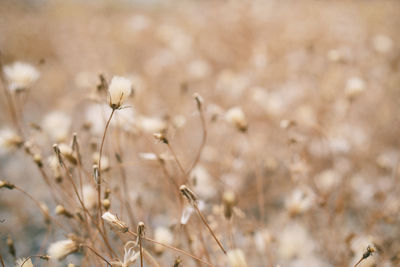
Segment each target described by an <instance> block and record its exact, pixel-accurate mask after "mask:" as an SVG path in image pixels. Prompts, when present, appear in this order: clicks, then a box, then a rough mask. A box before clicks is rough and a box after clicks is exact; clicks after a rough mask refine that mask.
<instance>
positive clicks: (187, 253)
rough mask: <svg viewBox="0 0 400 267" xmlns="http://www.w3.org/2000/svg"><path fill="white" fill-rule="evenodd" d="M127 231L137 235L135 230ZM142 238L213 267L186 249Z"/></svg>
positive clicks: (212, 266)
mask: <svg viewBox="0 0 400 267" xmlns="http://www.w3.org/2000/svg"><path fill="white" fill-rule="evenodd" d="M128 233H130V234H131V235H133V236H134V237H137V233H135V232H132V231H130V230H129V231H128ZM143 239H145V240H147V241H150V242H152V243H154V244H158V245H161V246H163V247H166V248H169V249H172V250H175V251H177V252H179V253H182V254H184V255H186V256H189V257H191V258H192V259H195V260H196V261H199V262H201V263H203V264H206V265H208V266H210V267H214V265H212V264H211V263H209V262H206V261H205V260H202V259H200V258H198V257H196V256H194V255H192V254H190V253H189V252H186V251H184V250H182V249H179V248H176V247H173V246H171V245H168V244H164V243H161V242H158V241H156V240H154V239H151V238H149V237H143Z"/></svg>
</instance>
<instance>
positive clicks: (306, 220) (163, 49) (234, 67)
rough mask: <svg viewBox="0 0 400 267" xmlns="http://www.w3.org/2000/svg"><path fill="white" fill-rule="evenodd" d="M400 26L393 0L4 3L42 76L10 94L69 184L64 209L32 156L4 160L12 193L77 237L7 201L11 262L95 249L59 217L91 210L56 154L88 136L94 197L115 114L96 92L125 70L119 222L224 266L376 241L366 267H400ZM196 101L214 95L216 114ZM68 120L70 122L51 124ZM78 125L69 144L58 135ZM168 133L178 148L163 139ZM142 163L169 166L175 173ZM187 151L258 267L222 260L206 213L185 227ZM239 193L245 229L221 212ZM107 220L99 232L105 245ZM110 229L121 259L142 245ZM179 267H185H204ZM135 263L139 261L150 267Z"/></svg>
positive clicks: (358, 253)
mask: <svg viewBox="0 0 400 267" xmlns="http://www.w3.org/2000/svg"><path fill="white" fill-rule="evenodd" d="M399 26H400V2H399V1H395V0H393V1H252V2H250V1H243V2H241V1H165V2H164V1H151V2H146V1H138V2H129V1H100V2H95V1H87V2H85V1H11V0H2V1H0V51H1V56H2V63H3V64H4V66H9V65H11V64H12V63H13V62H15V61H23V62H28V63H30V64H31V65H33V66H35V67H36V68H37V70H38V71H39V72H40V78H39V79H38V80H37V82H35V83H34V84H33V85H32V87H31V88H29V90H26V91H24V92H22V93H15V92H11V95H12V100H13V103H14V105H15V107H16V112H17V119H18V123H17V124H18V125H19V126H20V128H21V129H22V130H21V132H20V133H19V136H20V137H21V138H22V139H23V141H24V145H25V146H26V144H27V143H26V142H28V141H29V144H31V145H32V149H33V151H34V153H37V154H40V155H41V156H42V158H43V163H44V167H43V170H44V172H45V173H46V174H47V175H48V176H49V177H50V179H51V183H52V184H54V187H57V186H59V187H60V190H64V192H66V193H65V195H63V194H62V193H60V191H59V190H58V191H57V190H55V191H54V192H55V193H56V194H59V196H60V197H65V201H63V202H62V203H56V201H54V199H53V198H52V196H51V193H50V191H51V190H50V189H49V188H48V187H47V186H46V183H45V182H44V181H43V179H42V176H41V173H40V171H39V169H38V168H37V166H36V164H35V163H34V162H33V160H32V155H29V153H27V152H26V150H25V149H24V145H21V146H20V147H19V148H16V149H8V148H7V149H6V148H5V147H2V148H0V180H7V181H10V182H11V183H13V184H15V185H17V186H18V187H20V188H23V189H24V190H26V191H27V192H29V193H30V194H31V195H32V196H34V198H35V199H36V200H38V201H40V202H43V203H46V205H47V206H48V207H49V210H50V214H51V215H52V216H54V217H55V218H57V221H59V222H60V223H61V224H63V225H64V226H65V228H60V227H59V225H57V224H55V223H54V222H51V223H50V224H47V225H46V224H45V223H44V221H43V215H42V213H41V212H40V209H38V207H37V206H36V205H35V203H34V201H32V200H30V199H29V198H28V197H26V196H24V195H23V194H21V193H20V192H17V191H16V190H7V189H6V188H1V189H0V219H1V220H4V221H2V223H0V254H1V256H2V257H3V259H4V261H5V266H13V264H14V259H13V257H12V255H10V253H9V251H8V247H7V245H6V239H7V237H8V236H9V237H11V238H12V239H13V241H14V244H15V248H16V253H17V258H20V257H28V256H30V255H38V254H40V255H43V254H46V251H47V248H48V246H49V244H50V243H52V242H55V241H57V240H60V239H65V236H66V234H68V233H74V234H75V235H76V236H79V237H80V238H81V239H82V240H84V241H82V242H89V239H90V238H89V237H90V231H89V233H88V232H85V231H86V230H85V229H84V227H83V226H82V225H80V221H79V218H77V216H76V215H74V216H75V217H74V218H69V219H68V218H65V217H63V216H61V215H56V214H55V211H54V210H55V207H56V205H57V204H63V205H64V206H65V208H66V209H68V210H70V211H72V212H73V213H74V214H75V212H78V211H79V209H80V206H79V203H78V201H77V198H76V197H75V196H74V195H73V190H72V188H71V185H70V184H69V183H68V180H67V176H66V174H65V173H64V172H63V171H61V172H62V174H61V176H63V182H62V183H61V184H56V182H55V179H54V178H55V177H53V176H54V175H53V174H54V173H53V172H52V169H51V167H49V164H48V163H47V162H48V161H47V158H48V157H50V156H53V155H54V151H53V148H52V145H53V144H54V143H65V144H68V145H70V144H71V142H72V133H74V132H76V133H77V136H78V139H79V146H80V150H81V154H82V166H81V167H79V166H77V165H76V164H75V165H74V164H72V163H71V164H70V163H68V167H69V168H70V169H71V173H72V176H73V179H74V181H75V182H76V183H78V177H80V175H83V178H82V179H83V181H84V183H85V184H88V185H90V186H91V187H93V188H95V180H94V178H93V172H92V165H93V164H94V163H96V160H95V159H93V157H95V156H94V155H93V154H95V153H97V152H98V151H99V148H100V143H101V137H102V134H103V131H104V126H105V120H106V119H107V118H108V116H109V114H110V112H111V108H109V107H108V106H107V104H108V100H107V99H108V98H107V92H106V90H99V89H98V85H99V84H100V79H99V75H100V74H102V75H104V77H105V79H106V81H107V82H108V83H109V82H110V80H111V78H112V77H113V76H114V75H120V76H124V77H126V78H128V79H129V80H130V81H132V83H133V92H134V93H133V95H132V96H131V97H130V98H129V99H128V100H127V101H126V103H125V105H126V106H129V108H126V109H122V110H118V111H116V115H115V116H114V117H113V120H112V123H111V126H110V128H109V130H108V132H107V137H106V141H105V147H104V152H103V155H104V157H106V158H107V159H108V160H109V165H110V168H109V169H108V170H105V171H104V172H103V175H104V179H105V181H104V187H103V190H104V189H105V188H108V189H110V191H111V197H110V200H111V208H110V211H113V212H114V213H117V214H118V216H119V218H120V219H122V220H123V221H126V222H127V223H128V224H129V226H130V227H131V229H133V230H135V231H136V224H137V223H138V222H139V221H143V222H144V223H145V225H146V236H149V237H153V236H154V235H155V230H156V229H157V228H159V227H163V229H168V230H169V231H170V232H171V233H172V236H173V240H169V241H170V243H171V245H174V246H175V247H177V248H180V249H183V250H185V251H191V252H192V254H195V255H197V256H198V257H200V258H201V259H203V260H206V261H207V262H211V263H212V264H213V266H232V267H244V266H260V267H261V266H274V267H275V266H281V267H302V266H304V267H313V266H315V267H324V266H351V267H353V266H354V265H355V263H356V262H357V261H358V260H359V259H360V258H361V257H362V255H363V253H364V252H365V250H366V249H367V246H368V245H370V246H373V247H374V248H375V250H376V252H375V253H373V255H372V256H371V257H368V259H366V260H365V261H363V262H361V263H360V264H359V265H358V266H384V267H389V266H399V265H400V215H399V214H400V213H399V211H400V177H399V176H400V168H399V160H400V151H399V148H400V142H399V133H400V127H399V122H400V116H399V109H398V107H399V104H400V102H399V99H400V49H399V48H400V46H399V44H400V30H399ZM3 89H5V90H9V88H7V85H6V84H5V83H4V82H2V84H1V94H0V95H1V98H0V108H1V112H0V130H4V129H6V128H9V129H13V130H14V131H16V132H18V129H16V125H15V124H14V123H13V120H12V119H11V116H10V108H9V107H10V106H9V104H10V103H8V102H9V100H8V98H6V97H5V96H6V95H5V94H4V90H3ZM103 89H106V88H103ZM194 93H198V94H199V95H200V96H201V97H202V98H203V99H204V102H203V105H202V113H201V112H199V110H198V108H197V107H196V102H195V100H194V99H193V94H194ZM235 107H240V108H241V110H243V112H244V114H245V121H246V123H247V126H248V127H247V130H244V129H239V128H240V127H238V124H237V121H236V119H237V118H236V117H235V116H233V117H234V118H233V117H232V114H233V115H235V114H236V113H230V112H232V108H235ZM237 110H238V109H236V110H234V111H233V112H235V111H237ZM54 111H61V112H63V113H65V114H66V116H68V118H70V120H71V125H70V126H69V125H61V126H60V125H58V124H57V123H54V124H50V125H48V123H47V124H46V123H45V121H46V119H45V118H46V116H47V115H48V114H51V112H54ZM202 114H203V115H204V117H205V122H206V134H207V138H206V142H205V146H204V147H202V146H201V142H202V138H203V135H204V130H203V128H202V121H201V116H200V115H202ZM67 121H68V119H67ZM67 124H68V123H67ZM63 127H66V129H65V131H66V132H67V135H66V136H65V137H63V138H54V134H53V131H57V129H58V130H60V129H61V130H62V128H63ZM61 130H60V131H61ZM241 130H242V131H241ZM159 131H161V132H162V133H163V134H165V135H166V137H167V138H168V141H169V145H170V147H168V146H166V145H165V144H163V143H162V142H157V141H155V140H154V137H153V133H154V132H159ZM52 135H53V136H52ZM1 138H3V139H4V136H1V135H0V139H1ZM0 141H1V140H0ZM0 144H2V145H4V141H3V142H0ZM199 149H200V152H201V153H199ZM141 153H154V154H152V156H154V155H162V157H163V158H164V162H163V163H161V164H160V163H159V161H158V160H149V158H146V156H144V155H143V154H141ZM174 153H176V156H177V158H178V161H179V163H180V164H181V165H182V166H183V169H184V170H189V169H190V167H191V166H192V164H193V162H196V161H195V159H196V156H197V155H199V157H200V158H199V161H198V162H196V166H194V168H193V170H191V172H190V174H188V177H189V180H188V181H187V185H188V187H190V188H192V189H193V191H194V192H195V193H196V194H197V195H198V197H199V198H200V199H201V200H202V201H204V209H203V210H202V212H203V214H204V216H205V217H206V218H207V220H208V222H209V223H210V225H211V228H213V230H214V231H215V233H216V234H217V236H218V238H219V239H220V240H221V242H222V243H223V244H224V245H225V247H226V248H227V249H228V250H229V251H233V250H234V249H240V250H241V251H243V253H244V256H245V261H246V263H244V262H241V263H236V265H235V260H232V257H227V256H226V255H224V254H223V253H222V252H221V251H220V250H219V247H218V246H217V244H216V242H215V241H214V239H213V238H212V236H211V235H210V233H209V232H208V230H207V228H205V226H204V225H203V223H202V221H201V220H200V219H199V218H198V217H196V216H195V214H193V215H192V217H191V218H190V220H189V222H188V223H187V224H186V225H184V226H182V225H180V224H179V222H180V219H181V215H182V211H183V210H184V206H185V205H187V202H185V201H186V200H185V199H184V198H182V197H179V194H178V196H177V195H176V194H175V193H176V189H177V188H176V186H174V184H173V183H171V180H169V179H172V180H173V181H176V182H177V183H179V182H180V181H182V179H183V178H184V177H185V175H183V174H182V172H181V170H180V167H179V164H178V163H177V162H176V160H175V159H174V155H173V154H174ZM198 153H199V154H198ZM116 154H118V156H121V157H123V161H122V163H121V162H120V161H119V160H118V159H119V158H118V156H116ZM146 155H147V156H148V154H146ZM124 173H125V174H126V178H127V180H126V185H125V186H124V184H123V182H122V181H123V178H121V177H123V176H124ZM166 173H168V174H170V178H168V175H167V174H166ZM182 177H183V178H182ZM125 190H126V191H125ZM226 192H233V193H234V194H235V196H236V201H234V204H233V205H234V206H235V208H234V209H233V212H234V214H233V217H232V218H230V219H227V218H226V216H224V211H226V209H227V208H229V207H227V206H226V199H225V201H224V198H223V195H224V193H226ZM82 195H83V194H82ZM126 195H129V197H128V198H127V197H126ZM128 199H129V201H128ZM126 201H128V202H129V203H130V208H131V211H130V212H132V214H133V216H128V213H129V211H128V209H129V207H128V206H125V204H126V203H125V202H126ZM92 211H93V210H92ZM93 212H94V214H96V212H97V210H96V208H94V211H93ZM132 217H133V218H132ZM95 224H96V223H95V222H93V223H92V224H89V227H92V228H93V232H94V233H95V232H96V231H97V230H96V228H95V227H94V225H95ZM106 228H107V227H106ZM107 233H108V236H109V239H110V242H111V243H112V244H113V245H112V246H113V248H114V249H115V250H116V254H117V256H118V258H119V259H123V256H124V249H123V247H124V243H125V242H127V240H130V239H132V238H129V237H128V236H126V235H123V234H117V233H114V232H113V231H111V230H109V229H107ZM94 240H95V242H92V243H90V242H89V243H90V244H92V245H93V246H94V247H95V248H96V249H97V250H98V251H99V252H101V255H103V256H104V257H106V258H107V259H109V260H110V261H111V260H116V257H110V256H108V255H107V253H106V251H107V248H106V247H105V246H104V244H100V243H101V238H100V237H99V235H98V236H97V237H96V238H94ZM188 240H190V241H188ZM91 241H93V240H91ZM144 246H145V248H146V249H147V250H148V251H149V253H150V254H152V255H153V256H154V259H155V260H156V261H157V262H158V264H159V265H160V266H174V265H173V264H174V260H175V259H176V256H177V255H179V253H177V252H176V251H173V250H168V249H167V250H165V251H163V253H160V252H159V251H157V248H156V247H155V246H154V244H152V243H151V242H145V244H144ZM181 259H182V263H181V265H179V266H185V267H186V266H200V265H196V264H199V263H197V262H196V261H195V260H193V259H191V258H190V257H185V256H182V255H181ZM237 261H239V260H237ZM33 262H34V264H33V265H34V266H67V264H68V263H74V264H75V266H106V265H105V264H104V262H102V261H101V260H99V259H98V258H96V256H95V255H94V254H93V253H91V252H90V251H88V250H87V249H84V248H82V249H80V250H79V252H78V253H75V254H73V255H70V256H68V257H67V258H66V259H65V260H62V261H60V262H58V261H54V260H51V261H42V260H40V259H36V258H35V259H33ZM101 264H102V265H101ZM24 266H25V265H24ZM115 266H117V265H115ZM130 266H140V263H139V260H136V261H135V263H133V264H132V265H130ZM144 266H152V265H151V263H149V262H147V261H145V265H144ZM203 266H206V265H203ZM25 267H29V266H25Z"/></svg>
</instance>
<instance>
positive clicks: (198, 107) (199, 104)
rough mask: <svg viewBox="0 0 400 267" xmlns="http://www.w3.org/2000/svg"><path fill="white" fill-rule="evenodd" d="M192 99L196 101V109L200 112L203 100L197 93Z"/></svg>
mask: <svg viewBox="0 0 400 267" xmlns="http://www.w3.org/2000/svg"><path fill="white" fill-rule="evenodd" d="M193 98H194V100H196V104H197V109H198V110H201V108H202V106H203V102H204V100H203V98H202V97H201V96H200V95H199V94H198V93H194V94H193Z"/></svg>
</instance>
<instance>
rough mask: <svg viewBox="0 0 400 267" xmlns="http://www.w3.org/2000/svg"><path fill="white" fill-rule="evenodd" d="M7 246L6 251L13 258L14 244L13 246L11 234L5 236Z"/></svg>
mask: <svg viewBox="0 0 400 267" xmlns="http://www.w3.org/2000/svg"><path fill="white" fill-rule="evenodd" d="M6 243H7V247H8V252H9V253H10V254H11V255H12V256H13V257H14V258H15V255H16V253H15V246H14V241H13V240H12V239H11V236H8V237H7V241H6Z"/></svg>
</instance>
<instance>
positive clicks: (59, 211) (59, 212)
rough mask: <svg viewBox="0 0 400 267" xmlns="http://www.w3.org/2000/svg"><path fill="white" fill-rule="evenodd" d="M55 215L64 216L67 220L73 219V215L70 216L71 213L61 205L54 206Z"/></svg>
mask: <svg viewBox="0 0 400 267" xmlns="http://www.w3.org/2000/svg"><path fill="white" fill-rule="evenodd" d="M56 214H57V215H64V216H65V217H67V218H72V217H74V215H72V213H71V212H69V211H67V210H66V209H65V208H64V206H62V205H57V206H56Z"/></svg>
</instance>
